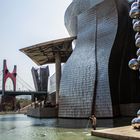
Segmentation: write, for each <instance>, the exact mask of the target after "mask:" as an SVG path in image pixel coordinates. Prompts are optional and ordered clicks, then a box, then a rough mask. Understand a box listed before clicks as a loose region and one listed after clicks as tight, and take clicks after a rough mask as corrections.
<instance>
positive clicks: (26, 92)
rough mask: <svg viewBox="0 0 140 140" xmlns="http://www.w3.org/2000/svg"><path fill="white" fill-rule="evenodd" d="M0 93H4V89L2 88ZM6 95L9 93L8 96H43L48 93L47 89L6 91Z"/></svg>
mask: <svg viewBox="0 0 140 140" xmlns="http://www.w3.org/2000/svg"><path fill="white" fill-rule="evenodd" d="M0 94H1V95H2V90H0ZM4 95H8V96H19V95H37V96H38V95H39V96H43V95H47V92H45V91H38V92H36V91H5V93H4Z"/></svg>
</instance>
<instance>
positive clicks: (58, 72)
mask: <svg viewBox="0 0 140 140" xmlns="http://www.w3.org/2000/svg"><path fill="white" fill-rule="evenodd" d="M55 71H56V105H58V104H59V88H60V79H61V57H60V54H59V52H56V53H55Z"/></svg>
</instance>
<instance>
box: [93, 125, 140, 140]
mask: <svg viewBox="0 0 140 140" xmlns="http://www.w3.org/2000/svg"><path fill="white" fill-rule="evenodd" d="M91 135H93V136H98V137H104V138H109V139H113V140H140V130H135V129H133V128H132V126H124V127H116V128H108V129H103V130H92V131H91Z"/></svg>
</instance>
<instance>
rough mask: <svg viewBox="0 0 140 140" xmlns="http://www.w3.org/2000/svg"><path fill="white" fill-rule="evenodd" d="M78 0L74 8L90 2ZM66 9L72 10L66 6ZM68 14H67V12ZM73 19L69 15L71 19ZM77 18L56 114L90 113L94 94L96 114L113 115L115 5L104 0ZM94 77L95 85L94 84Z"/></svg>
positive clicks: (83, 114) (102, 115)
mask: <svg viewBox="0 0 140 140" xmlns="http://www.w3.org/2000/svg"><path fill="white" fill-rule="evenodd" d="M79 2H80V3H79V4H81V5H79V7H78V3H77V5H76V6H77V7H76V8H77V9H78V8H79V9H80V10H81V9H82V8H81V7H82V6H84V5H85V4H87V3H90V2H88V1H86V2H84V1H79ZM94 4H95V3H94V2H93V5H94ZM70 8H71V6H70ZM77 9H76V10H77ZM86 9H87V7H86ZM69 12H72V11H70V9H69ZM67 16H69V15H68V13H67ZM70 16H71V13H70ZM72 18H73V17H72ZM72 18H71V17H70V19H72ZM76 18H77V22H76V23H75V24H76V25H77V29H76V30H77V41H76V47H75V49H74V51H73V53H72V55H71V56H70V58H69V59H68V61H67V63H66V64H65V67H64V69H63V74H62V78H61V86H60V103H59V116H60V117H88V116H90V115H91V112H92V108H93V106H92V105H93V98H95V97H94V96H96V103H95V106H96V107H95V108H96V111H95V113H96V115H97V116H98V117H112V116H113V113H112V102H111V96H110V88H109V78H108V75H109V74H108V63H109V56H110V52H111V48H112V46H113V42H114V40H115V36H116V33H117V26H116V25H117V22H118V21H117V19H118V18H117V9H116V4H115V2H114V1H110V0H105V1H104V2H101V3H99V4H98V5H94V6H93V7H92V8H91V7H90V8H89V10H85V9H84V10H83V12H81V13H80V14H78V15H77V17H76ZM67 19H68V17H67ZM66 26H67V25H66ZM72 26H73V25H72ZM69 27H70V26H69V25H68V28H69ZM96 61H97V64H96ZM96 68H97V72H96ZM96 76H97V81H98V82H97V87H95V80H96V78H95V77H96ZM95 88H96V89H95ZM94 92H96V95H95V93H94Z"/></svg>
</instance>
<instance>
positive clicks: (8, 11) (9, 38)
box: [0, 0, 72, 87]
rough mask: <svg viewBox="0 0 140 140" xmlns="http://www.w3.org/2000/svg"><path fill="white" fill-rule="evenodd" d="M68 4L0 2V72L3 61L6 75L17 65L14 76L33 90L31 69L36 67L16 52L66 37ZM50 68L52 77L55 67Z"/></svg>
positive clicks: (65, 0)
mask: <svg viewBox="0 0 140 140" xmlns="http://www.w3.org/2000/svg"><path fill="white" fill-rule="evenodd" d="M71 1H72V0H0V72H1V71H2V69H3V66H2V65H3V59H6V60H7V66H8V68H9V71H10V72H12V70H13V67H14V65H17V75H18V76H20V77H21V78H22V79H23V80H24V81H26V82H27V83H28V84H30V86H32V87H34V85H33V79H32V75H31V68H32V67H36V68H38V67H39V66H37V65H36V64H35V63H34V62H33V61H32V60H31V59H30V58H29V57H28V56H26V55H25V54H23V53H22V52H20V51H19V49H21V48H25V47H28V46H31V45H35V44H38V43H42V42H46V41H50V40H54V39H59V38H63V37H68V36H69V34H68V32H67V30H66V28H65V26H64V13H65V10H66V8H67V7H68V6H69V4H70V3H71ZM49 68H50V74H51V75H52V74H53V73H54V71H55V70H54V64H52V65H49Z"/></svg>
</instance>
